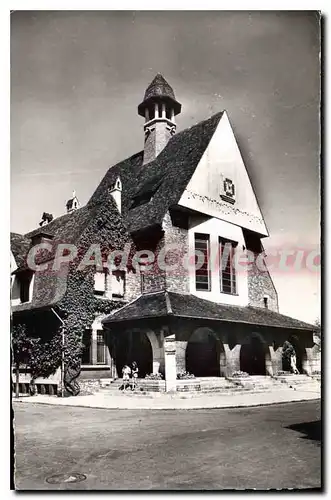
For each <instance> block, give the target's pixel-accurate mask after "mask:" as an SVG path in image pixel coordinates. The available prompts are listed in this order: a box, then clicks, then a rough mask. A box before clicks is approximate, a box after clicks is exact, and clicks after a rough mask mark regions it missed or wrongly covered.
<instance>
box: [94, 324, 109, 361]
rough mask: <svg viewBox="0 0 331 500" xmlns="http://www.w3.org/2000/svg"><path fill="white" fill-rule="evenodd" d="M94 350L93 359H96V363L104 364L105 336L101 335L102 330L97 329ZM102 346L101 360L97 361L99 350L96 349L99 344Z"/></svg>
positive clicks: (105, 358)
mask: <svg viewBox="0 0 331 500" xmlns="http://www.w3.org/2000/svg"><path fill="white" fill-rule="evenodd" d="M100 339H101V340H102V342H99V340H100ZM95 345H96V352H95V361H96V364H97V365H106V364H107V363H106V361H107V356H106V342H105V338H104V335H103V330H97V335H96V343H95ZM100 345H101V346H102V348H103V349H102V353H103V361H99V360H98V353H99V350H98V347H99V346H100Z"/></svg>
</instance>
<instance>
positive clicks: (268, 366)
mask: <svg viewBox="0 0 331 500" xmlns="http://www.w3.org/2000/svg"><path fill="white" fill-rule="evenodd" d="M273 351H274V350H273V347H272V346H268V345H267V353H266V358H265V372H266V375H269V377H272V376H273V374H274V370H273V359H272V355H273Z"/></svg>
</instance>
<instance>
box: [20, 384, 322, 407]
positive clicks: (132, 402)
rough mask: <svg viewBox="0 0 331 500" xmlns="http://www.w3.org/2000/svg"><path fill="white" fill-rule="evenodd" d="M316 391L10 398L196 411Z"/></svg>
mask: <svg viewBox="0 0 331 500" xmlns="http://www.w3.org/2000/svg"><path fill="white" fill-rule="evenodd" d="M320 397H321V395H320V392H318V391H308V390H306V391H305V390H293V389H288V390H280V391H272V392H261V393H247V394H235V395H223V394H194V395H193V394H189V393H187V394H185V395H184V394H164V393H154V394H153V395H152V396H141V395H138V394H120V395H116V394H115V395H114V394H113V393H111V394H107V393H104V392H103V393H96V394H93V395H89V396H76V397H73V396H71V397H67V398H58V397H56V396H46V395H45V396H41V395H37V396H26V397H21V398H19V399H15V398H13V401H15V402H19V403H40V404H48V405H56V406H78V407H85V408H106V409H112V410H115V409H121V410H126V409H128V410H149V409H150V410H198V409H206V408H241V407H248V406H263V405H270V404H276V403H290V402H295V401H308V400H312V399H320Z"/></svg>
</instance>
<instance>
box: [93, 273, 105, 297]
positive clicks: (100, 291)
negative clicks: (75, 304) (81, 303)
mask: <svg viewBox="0 0 331 500" xmlns="http://www.w3.org/2000/svg"><path fill="white" fill-rule="evenodd" d="M107 278H108V276H107V273H106V272H104V271H100V272H97V273H95V275H94V293H95V295H100V296H101V297H105V296H106V291H107V284H108V279H107Z"/></svg>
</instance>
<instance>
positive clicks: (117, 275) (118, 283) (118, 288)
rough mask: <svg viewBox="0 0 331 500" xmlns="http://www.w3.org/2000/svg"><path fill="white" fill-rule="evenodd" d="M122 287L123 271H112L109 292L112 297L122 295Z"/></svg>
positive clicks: (120, 296)
mask: <svg viewBox="0 0 331 500" xmlns="http://www.w3.org/2000/svg"><path fill="white" fill-rule="evenodd" d="M124 287H125V272H124V271H119V270H116V271H113V272H112V281H111V293H112V297H114V298H122V297H124Z"/></svg>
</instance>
